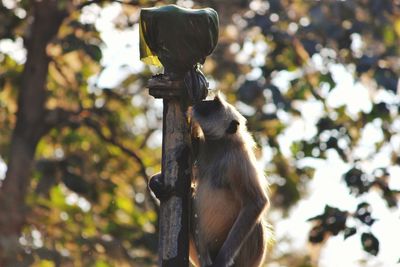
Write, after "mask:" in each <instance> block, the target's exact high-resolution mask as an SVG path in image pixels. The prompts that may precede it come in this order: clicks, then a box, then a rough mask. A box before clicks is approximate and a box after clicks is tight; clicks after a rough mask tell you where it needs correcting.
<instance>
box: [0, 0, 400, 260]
mask: <svg viewBox="0 0 400 267" xmlns="http://www.w3.org/2000/svg"><path fill="white" fill-rule="evenodd" d="M46 1H47V0H46ZM46 1H45V2H46ZM6 2H7V3H8V4H7V5H6V4H4V3H6ZM111 2H118V3H111ZM120 2H124V1H96V0H93V1H58V9H60V10H63V11H65V12H66V14H67V15H66V16H65V19H64V21H63V23H62V24H61V26H60V27H59V29H58V31H57V32H58V33H57V35H56V37H55V38H53V39H52V40H51V42H49V43H48V44H46V51H47V54H48V55H49V56H50V63H49V66H48V72H47V81H46V86H45V90H46V102H45V108H46V110H47V111H52V112H51V114H53V115H54V117H51V116H50V117H49V118H48V119H49V120H51V121H52V120H55V121H56V123H55V124H54V125H52V127H51V129H49V130H48V131H47V132H46V134H44V135H43V136H42V138H41V139H40V142H39V143H38V145H37V147H36V151H35V158H34V159H35V161H34V164H33V172H32V174H31V175H30V179H29V185H28V189H27V192H26V195H24V196H23V197H24V199H25V202H26V205H27V207H28V209H27V212H26V214H25V215H26V218H27V220H26V223H25V226H24V228H23V231H22V235H21V237H20V239H19V241H20V244H21V245H22V247H23V251H21V252H20V255H19V258H18V259H16V260H17V261H18V262H20V263H21V264H22V262H23V263H25V264H27V265H33V266H54V265H57V266H58V265H61V266H128V265H133V266H136V265H138V266H150V265H152V264H153V265H154V264H155V262H156V259H155V254H156V246H157V236H156V233H157V219H156V211H157V207H156V205H155V202H154V200H153V199H152V197H151V196H150V195H149V192H148V190H147V179H148V176H149V175H150V174H153V173H155V172H156V171H158V170H159V166H160V155H161V148H160V129H161V124H160V119H161V112H160V110H159V108H156V107H158V106H159V105H158V104H159V103H158V102H155V101H154V100H153V99H152V98H151V97H149V96H148V94H147V92H146V90H145V89H144V87H145V83H146V81H147V80H148V79H149V78H150V76H151V72H150V70H149V69H147V68H145V69H144V70H143V71H141V72H132V73H130V74H129V75H128V76H127V77H126V78H125V80H124V81H122V82H121V83H120V84H119V85H117V86H115V87H114V88H101V85H99V84H100V83H98V80H99V79H100V77H101V75H102V73H103V72H105V71H106V70H107V66H105V65H104V64H103V62H102V57H103V54H102V53H103V51H104V48H105V47H104V43H103V39H102V38H103V37H102V36H101V34H100V32H101V27H100V26H98V25H96V23H95V21H96V20H93V21H91V22H84V21H83V20H82V17H81V15H82V13H84V12H90V8H93V9H94V10H96V6H99V7H108V6H110V5H121V7H122V9H121V12H120V15H119V16H118V19H117V20H115V21H113V24H114V26H113V27H115V30H125V29H134V28H135V27H137V18H138V12H139V8H140V7H144V6H153V5H155V4H156V3H157V2H161V4H165V3H172V2H174V1H126V2H124V4H121V3H120ZM10 3H11V4H10ZM35 3H36V1H24V0H22V1H3V5H0V43H3V42H9V41H11V40H13V41H16V42H22V43H23V46H24V47H26V46H27V45H28V44H29V33H30V31H31V27H32V23H31V21H32V18H33V16H34V13H33V11H32V10H34V9H35V8H37V7H36V6H35ZM139 3H140V5H139ZM178 3H179V4H186V5H191V4H193V3H192V2H191V1H178ZM227 3H228V1H227V0H222V1H206V0H202V1H196V2H195V3H194V4H195V7H196V6H202V7H203V6H210V7H213V8H215V9H216V10H217V11H218V13H219V15H220V24H221V25H220V37H219V43H218V46H217V48H216V50H215V51H214V53H213V54H212V55H211V56H210V57H209V58H208V59H207V61H206V63H205V65H204V70H203V71H204V72H205V73H206V74H207V75H209V79H210V81H211V84H213V85H214V87H215V88H218V89H220V90H221V91H222V92H224V93H225V94H226V95H227V98H228V100H229V101H230V102H233V103H236V104H237V106H238V107H239V108H240V109H241V111H243V112H244V113H245V115H246V116H247V118H248V123H249V128H250V130H251V131H252V132H253V133H254V135H255V137H256V139H257V143H258V144H259V146H260V148H261V151H262V152H263V153H262V154H263V155H264V154H266V155H268V156H267V160H266V162H265V168H266V170H267V172H268V174H269V177H270V182H271V197H272V206H273V207H274V209H278V210H281V211H282V212H283V214H289V212H290V209H291V207H293V205H295V204H296V203H297V201H298V200H299V199H301V198H302V197H304V196H306V195H307V194H308V193H309V192H307V190H306V188H307V186H306V185H307V184H308V182H309V181H310V180H311V179H312V178H313V175H314V171H313V167H312V166H309V165H307V164H304V162H306V160H308V159H311V158H313V159H321V160H326V159H329V155H332V153H333V154H335V155H338V157H339V158H340V159H341V160H342V161H343V162H344V163H346V164H347V166H348V170H347V171H346V172H345V173H343V183H344V184H345V185H346V186H347V187H348V189H349V193H350V194H352V195H353V196H354V198H355V199H357V200H358V202H359V203H358V206H357V207H355V209H354V210H343V209H339V208H337V207H333V206H328V205H327V206H326V207H325V210H324V211H323V212H322V214H320V215H318V216H315V217H313V218H311V219H310V223H311V224H312V226H311V231H310V235H309V241H310V242H312V243H323V242H325V241H326V240H327V239H328V238H329V237H330V236H336V235H339V234H341V235H343V236H344V238H345V239H346V238H348V237H350V236H353V235H355V234H356V233H361V236H360V242H361V244H362V247H363V248H364V250H365V251H366V252H368V253H370V254H372V255H377V254H378V253H379V236H376V237H375V236H374V235H373V233H372V232H373V230H372V229H371V226H372V225H373V224H374V222H375V221H376V220H377V219H379V218H375V217H374V216H373V213H374V211H373V210H372V208H371V205H370V203H367V202H366V201H365V198H363V197H364V196H366V195H368V194H369V193H371V192H378V193H379V195H380V196H381V198H382V200H383V201H385V203H386V204H387V208H388V209H397V208H398V205H399V204H398V198H399V191H398V188H392V186H391V184H392V181H393V180H394V179H395V177H394V176H393V173H394V172H393V170H394V168H396V166H398V164H399V163H400V157H399V156H398V155H399V153H400V151H399V149H400V147H399V142H398V140H399V138H400V136H399V133H398V132H399V122H400V121H399V112H400V105H399V104H400V101H399V98H398V96H396V93H397V92H398V90H399V88H398V77H399V75H400V66H399V64H398V55H399V54H400V51H399V50H400V6H399V4H398V1H397V2H396V1H373V0H362V1H356V0H347V1H278V0H270V1H261V0H253V1H235V0H232V1H229V4H227ZM88 10H89V11H88ZM94 16H96V15H94ZM48 23H52V22H51V21H49V22H48ZM0 47H1V46H0ZM28 56H29V55H28ZM0 63H1V64H0V157H1V158H0V159H3V160H4V162H5V163H9V160H10V150H11V145H12V142H11V140H12V133H13V129H14V128H15V125H16V121H17V116H16V111H17V110H18V108H20V106H19V105H20V103H18V100H17V98H18V94H19V88H20V87H21V83H22V81H21V75H22V73H23V69H24V64H25V61H24V60H17V59H16V57H13V56H12V54H11V52H5V51H4V49H0ZM339 72H340V73H341V74H338V73H339ZM343 75H348V76H349V77H350V81H348V82H347V83H346V86H348V87H346V88H344V89H343V90H344V91H345V92H348V94H349V97H348V99H344V98H346V97H345V96H344V95H342V96H341V97H342V98H343V99H340V100H339V101H337V103H332V102H331V101H330V99H331V98H332V95H333V94H335V92H337V91H338V90H339V89H338V87H339V86H340V84H342V82H343V79H344V78H343V77H344V76H343ZM282 81H284V82H282ZM357 86H358V87H362V88H363V90H364V91H368V97H367V98H368V99H367V102H368V103H369V106H368V107H361V108H355V107H354V103H355V102H354V101H352V100H354V99H352V98H358V97H360V95H359V94H360V92H361V91H360V90H358V91H355V89H354V88H356V87H357ZM364 91H362V92H364ZM309 103H312V104H314V105H315V106H317V107H318V110H319V112H316V113H315V114H310V113H308V111H307V109H306V108H305V106H306V105H307V104H309ZM309 119H311V120H313V121H314V122H315V123H313V129H312V131H311V133H301V132H295V133H293V132H292V131H293V130H292V129H293V128H291V126H292V125H293V124H294V123H295V122H299V121H300V122H304V123H306V121H307V120H309ZM368 129H374V130H375V132H378V133H380V136H381V138H374V140H373V141H371V142H369V140H366V138H368V136H367V135H366V131H368ZM288 134H289V135H292V136H295V138H293V140H292V141H291V142H290V143H283V142H282V140H284V139H282V138H283V137H284V136H285V135H288ZM366 145H367V147H368V149H364V147H365V146H366ZM382 154H383V155H386V158H387V159H388V160H386V161H384V162H383V163H380V164H378V165H379V166H377V164H376V163H375V162H376V160H377V157H378V156H379V155H382ZM371 166H372V167H371ZM24 167H27V166H24ZM0 175H1V174H0ZM0 178H1V176H0ZM6 179H7V178H6ZM0 182H1V181H0ZM315 213H318V211H315ZM349 221H356V222H357V223H356V224H355V225H351V224H349ZM278 223H279V222H278ZM278 242H279V240H278ZM288 254H290V253H288ZM292 257H293V258H295V256H292ZM299 258H300V257H299ZM288 259H290V255H283V256H282V258H281V259H271V261H272V260H277V261H278V260H279V261H282V262H285V261H286V262H291V261H290V260H288ZM301 262H304V264H303V263H301ZM308 262H309V259H305V260H304V259H301V260H299V259H298V260H296V261H292V263H291V264H289V263H288V264H289V265H290V266H308V264H309V263H308ZM295 264H296V265H295ZM301 264H303V265H301Z"/></svg>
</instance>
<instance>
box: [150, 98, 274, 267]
mask: <svg viewBox="0 0 400 267" xmlns="http://www.w3.org/2000/svg"><path fill="white" fill-rule="evenodd" d="M190 115H191V119H192V132H193V135H194V136H193V137H192V138H193V139H194V140H195V141H196V142H195V143H196V144H197V145H196V146H197V149H196V150H197V153H196V154H197V156H196V162H195V164H194V167H193V181H192V183H193V184H194V189H193V196H192V216H191V239H190V248H189V250H190V259H191V262H192V263H193V264H194V265H195V266H196V267H231V266H233V267H259V266H261V264H262V262H263V259H264V256H265V252H266V246H267V234H268V233H269V229H268V227H267V224H266V223H264V221H263V213H264V212H265V210H266V209H267V207H268V205H269V200H268V196H267V193H266V190H267V182H266V178H265V176H264V173H263V170H262V169H261V168H259V167H258V166H257V163H256V158H255V155H254V146H255V143H254V140H253V138H252V136H251V135H250V133H249V132H248V131H247V127H246V119H245V118H244V117H243V116H242V115H241V114H240V113H239V112H238V111H237V110H236V109H235V108H234V107H233V106H232V105H230V104H229V103H227V102H226V101H224V100H223V99H222V98H221V97H220V96H219V95H217V96H216V97H215V98H214V99H213V100H205V101H201V102H199V103H197V104H196V105H194V107H193V109H192V111H191V114H190ZM160 179H162V176H161V174H158V175H156V176H155V177H154V178H153V179H152V180H151V181H150V184H149V185H150V188H151V189H152V190H153V192H154V193H155V194H156V196H157V197H166V193H165V192H166V191H165V190H164V189H162V188H161V185H162V181H160Z"/></svg>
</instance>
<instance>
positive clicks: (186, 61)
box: [140, 5, 218, 75]
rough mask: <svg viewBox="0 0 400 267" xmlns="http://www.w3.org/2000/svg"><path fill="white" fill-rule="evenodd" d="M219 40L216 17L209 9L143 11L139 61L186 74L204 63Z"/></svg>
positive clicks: (151, 9) (171, 7) (168, 8)
mask: <svg viewBox="0 0 400 267" xmlns="http://www.w3.org/2000/svg"><path fill="white" fill-rule="evenodd" d="M217 41H218V14H217V12H216V11H215V10H214V9H212V8H204V9H186V8H182V7H178V6H176V5H167V6H162V7H154V8H143V9H142V10H141V13H140V58H141V60H143V61H144V62H146V63H149V64H153V65H160V62H161V64H162V65H163V66H164V68H165V69H166V70H167V72H174V73H177V74H182V75H183V74H185V73H186V72H188V71H189V70H190V69H192V68H193V67H194V66H195V65H196V64H197V63H200V64H203V63H204V61H205V59H206V57H207V56H208V55H209V54H211V52H212V51H213V50H214V48H215V46H216V44H217Z"/></svg>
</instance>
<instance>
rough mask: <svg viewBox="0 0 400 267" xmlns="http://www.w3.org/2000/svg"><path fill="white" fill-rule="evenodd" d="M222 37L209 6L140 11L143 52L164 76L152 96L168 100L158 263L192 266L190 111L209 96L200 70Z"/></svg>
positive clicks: (154, 85)
mask: <svg viewBox="0 0 400 267" xmlns="http://www.w3.org/2000/svg"><path fill="white" fill-rule="evenodd" d="M217 39H218V15H217V13H216V12H215V11H214V10H213V9H210V8H206V9H198V10H190V9H184V8H180V7H177V6H175V5H168V6H163V7H158V8H146V9H142V10H141V15H140V54H141V59H142V60H143V61H144V62H146V63H149V64H153V65H161V64H162V66H164V74H161V75H156V76H154V77H153V78H152V79H150V80H149V83H148V87H149V93H150V95H152V96H154V97H156V98H162V99H163V101H164V114H163V142H162V167H161V173H162V176H161V177H162V179H163V185H164V186H165V187H167V188H169V191H170V194H169V195H168V197H166V198H163V199H161V203H160V213H159V226H160V227H159V249H158V250H159V266H163V267H166V266H168V267H186V266H189V256H188V255H189V214H190V201H189V200H190V184H191V170H192V161H191V150H190V147H191V140H190V126H189V119H188V117H187V109H188V107H189V105H190V104H191V103H193V102H197V101H200V100H201V99H204V98H205V96H206V95H207V86H208V84H207V81H206V80H205V77H204V75H203V74H202V73H201V72H200V70H199V69H198V67H197V66H198V64H199V63H203V62H204V60H205V57H206V56H207V55H209V54H210V53H211V52H212V51H213V49H214V47H215V45H216V42H217Z"/></svg>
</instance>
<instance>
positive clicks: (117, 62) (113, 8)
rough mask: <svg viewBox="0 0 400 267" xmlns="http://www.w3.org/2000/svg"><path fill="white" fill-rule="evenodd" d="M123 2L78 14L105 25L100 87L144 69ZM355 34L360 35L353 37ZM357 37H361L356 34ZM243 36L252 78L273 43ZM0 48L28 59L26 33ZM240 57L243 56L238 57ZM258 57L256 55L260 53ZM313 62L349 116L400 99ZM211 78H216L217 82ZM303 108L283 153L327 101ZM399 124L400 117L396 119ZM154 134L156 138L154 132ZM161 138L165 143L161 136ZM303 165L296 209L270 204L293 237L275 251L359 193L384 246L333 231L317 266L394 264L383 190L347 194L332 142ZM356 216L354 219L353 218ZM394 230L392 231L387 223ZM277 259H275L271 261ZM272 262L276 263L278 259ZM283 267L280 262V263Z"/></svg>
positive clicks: (282, 80)
mask: <svg viewBox="0 0 400 267" xmlns="http://www.w3.org/2000/svg"><path fill="white" fill-rule="evenodd" d="M120 11H121V7H120V5H119V4H117V3H115V4H111V5H109V6H107V7H106V8H104V9H101V8H99V7H97V6H96V5H91V6H88V7H85V8H84V10H83V15H82V17H81V21H82V22H90V23H91V22H95V24H96V27H97V28H98V29H99V31H100V32H101V38H102V40H103V41H104V46H103V49H102V51H103V59H102V61H101V64H102V65H103V66H105V70H104V71H103V72H102V73H101V74H100V76H99V77H97V78H98V79H97V83H98V86H99V87H100V88H113V87H116V86H118V85H119V84H120V83H121V82H122V81H123V80H124V79H125V78H126V77H128V76H129V75H131V74H134V73H139V72H141V71H143V70H144V64H143V63H142V62H141V61H140V60H139V40H138V36H139V32H138V27H137V25H136V26H134V27H132V28H131V29H128V30H118V29H116V28H115V27H114V23H113V21H114V20H116V19H117V18H118V15H119V12H120ZM354 40H355V41H354ZM357 40H358V41H357ZM353 41H354V43H353V46H354V49H355V50H356V49H358V47H359V46H360V43H357V42H361V41H360V40H359V38H358V37H357V36H355V37H354V38H353ZM251 46H252V44H246V45H245V46H244V49H243V51H242V52H241V53H239V57H240V58H242V60H245V58H246V53H251V51H253V50H256V51H257V53H259V54H260V57H256V59H255V61H254V62H252V63H251V64H252V65H254V67H255V68H254V69H255V70H254V71H253V72H251V73H250V74H249V75H248V77H247V78H248V79H257V78H258V77H259V76H260V75H261V73H260V72H259V71H257V65H262V64H263V62H262V58H263V55H264V56H265V53H267V51H268V47H266V46H265V45H263V44H256V46H255V47H251ZM0 51H2V52H6V53H8V54H10V55H11V56H12V57H13V58H14V59H15V60H17V61H18V62H21V63H23V62H24V60H25V51H24V50H23V49H22V40H19V39H17V40H16V41H15V42H13V41H11V40H3V41H0ZM240 58H239V60H240ZM257 58H258V59H257ZM310 65H311V67H313V68H315V69H321V68H328V69H329V70H330V71H331V72H332V74H333V79H334V80H335V82H336V83H337V85H336V87H335V88H334V89H333V90H331V91H330V92H328V91H326V92H325V93H324V92H323V93H324V95H323V97H325V98H326V99H327V103H328V105H329V106H331V107H338V106H341V105H343V104H344V105H346V107H347V112H348V114H350V115H351V116H356V114H357V113H358V112H359V111H360V110H362V111H365V112H368V111H369V110H371V108H372V104H371V98H375V99H383V100H387V101H397V103H399V102H400V100H399V97H398V96H397V97H396V98H393V96H391V95H387V94H385V92H384V91H382V92H378V93H376V94H374V95H371V92H370V90H369V88H367V87H366V86H364V85H363V84H362V83H361V82H356V81H355V80H354V78H353V75H352V74H351V72H352V69H351V68H347V67H344V66H342V65H339V64H328V65H324V63H323V60H322V59H321V56H319V55H315V56H314V57H313V58H312V60H311V62H310ZM296 75H301V73H289V72H286V71H282V72H279V73H277V74H276V75H275V76H274V77H273V79H272V80H273V83H274V84H275V85H276V86H277V87H278V88H279V89H280V90H281V91H282V92H284V91H286V90H288V86H289V80H290V79H293V77H295V76H296ZM214 86H217V84H216V85H214ZM297 104H298V107H299V109H300V110H301V112H302V114H303V116H302V117H301V118H298V119H296V120H293V121H292V122H291V124H290V126H289V127H288V128H287V129H286V130H285V132H284V133H283V135H282V136H281V137H280V138H279V140H278V142H279V144H280V146H281V148H282V152H283V154H284V155H289V154H290V153H291V152H290V145H291V143H292V142H293V141H296V140H301V139H304V138H307V137H308V136H313V135H314V134H315V132H316V127H315V123H316V122H317V121H318V119H319V116H320V115H321V114H322V106H321V104H320V103H319V102H317V101H315V102H313V101H307V102H299V103H297ZM156 105H158V106H161V105H162V103H161V101H156ZM380 125H381V122H379V121H374V122H373V123H370V124H369V125H367V127H365V129H364V130H363V132H362V138H361V142H360V145H359V148H358V149H357V153H358V154H359V156H361V157H363V156H365V155H368V154H369V153H371V151H372V146H373V145H374V143H375V142H378V141H379V140H381V139H382V137H383V134H382V130H381V129H380ZM395 127H397V128H398V130H399V132H400V120H399V122H398V123H396V124H395ZM156 139H157V138H156ZM155 141H156V143H157V142H158V143H157V144H156V145H159V144H160V138H159V139H158V141H157V140H155ZM392 142H393V145H394V146H396V147H400V135H398V136H397V137H394V138H393V140H392ZM262 154H263V157H262V159H261V161H262V162H263V163H267V162H268V161H269V160H270V159H271V156H272V154H271V151H270V149H269V148H268V147H264V148H263V153H262ZM388 160H389V156H388V153H385V150H383V152H382V153H381V154H377V155H374V157H373V160H371V162H370V163H369V166H365V167H366V168H370V169H373V168H376V167H380V166H385V165H387V164H388ZM298 164H300V165H302V166H312V167H315V169H316V172H315V176H314V178H313V179H312V180H311V181H310V183H309V184H308V188H307V191H308V192H309V193H308V194H307V195H306V196H305V197H304V198H302V199H301V200H300V201H299V202H298V203H297V204H296V205H295V207H293V208H292V209H291V212H290V214H289V216H288V217H287V218H285V219H282V218H281V214H280V213H279V211H276V210H275V211H272V212H271V214H270V215H269V216H270V217H271V219H272V220H273V221H274V222H275V223H274V231H275V235H276V237H275V238H276V240H278V241H279V240H280V239H282V238H283V237H285V238H287V237H289V239H290V242H282V243H279V242H278V243H277V245H276V246H277V247H276V250H275V253H279V252H285V251H300V252H304V250H305V248H306V249H307V238H308V232H309V230H310V228H311V224H310V223H309V222H306V220H307V219H308V218H310V217H313V216H315V215H317V214H320V213H322V212H323V209H324V207H325V205H331V206H335V207H338V208H339V209H348V210H350V211H355V210H356V207H357V205H358V204H359V203H360V200H366V201H368V202H369V203H370V204H371V205H372V208H373V213H372V216H373V217H379V218H381V219H380V220H379V221H377V222H376V223H375V224H374V225H373V226H372V227H371V231H372V233H373V234H374V235H376V236H377V237H378V239H379V240H380V242H381V243H380V246H381V249H380V253H379V254H378V256H377V257H373V256H369V255H368V254H367V253H366V252H364V251H363V250H362V247H361V242H360V235H359V234H356V235H354V236H352V237H350V238H348V239H347V240H345V241H344V240H343V235H341V234H339V235H338V236H336V237H332V238H330V239H329V240H328V241H327V243H326V244H325V245H324V246H323V247H322V249H321V255H320V256H321V257H320V259H319V262H318V266H319V267H337V266H341V267H353V266H354V267H356V266H360V261H361V260H363V259H364V260H365V259H367V262H366V263H365V265H364V266H369V267H375V266H384V267H395V266H400V264H396V262H397V261H398V260H399V257H400V254H399V246H398V240H400V227H399V226H400V222H399V218H400V211H399V210H389V209H387V207H386V204H385V203H384V202H383V201H382V198H381V197H380V196H379V195H378V192H376V191H372V192H371V193H368V194H365V195H364V196H362V197H361V199H355V198H354V197H352V196H351V195H350V194H349V189H348V187H347V186H346V185H345V184H344V182H343V180H342V178H341V177H342V174H343V173H345V172H346V171H347V170H348V169H349V168H350V166H349V165H348V164H346V163H345V162H343V161H342V160H341V158H340V157H339V156H338V154H337V153H336V152H335V151H333V150H331V151H330V150H328V153H327V159H326V160H321V159H311V158H309V159H304V160H301V161H299V162H298ZM5 171H6V165H5V164H4V162H3V161H2V160H1V158H0V180H1V179H3V178H4V175H5ZM389 172H390V173H391V174H392V177H400V167H399V166H397V167H392V168H390V169H389ZM390 185H391V186H392V187H393V189H397V190H400V180H399V179H397V180H394V179H392V181H391V184H390ZM69 201H70V202H71V203H78V204H79V203H81V204H82V205H83V206H82V207H83V208H84V209H87V208H90V206H89V207H88V206H87V204H88V203H87V202H85V201H84V199H80V198H79V197H78V196H76V197H71V199H69ZM354 223H357V222H354ZM388 230H390V231H388ZM271 266H272V265H271ZM273 267H278V266H276V265H274V266H273ZM282 267H283V266H282Z"/></svg>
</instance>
